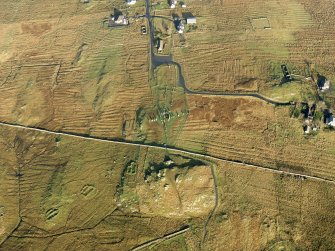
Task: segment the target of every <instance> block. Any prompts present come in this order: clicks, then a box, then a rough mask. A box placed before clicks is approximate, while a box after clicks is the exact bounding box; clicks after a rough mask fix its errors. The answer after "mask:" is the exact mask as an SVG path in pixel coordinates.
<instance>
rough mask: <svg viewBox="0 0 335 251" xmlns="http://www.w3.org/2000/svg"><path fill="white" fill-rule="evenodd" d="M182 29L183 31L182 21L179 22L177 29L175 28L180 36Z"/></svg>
mask: <svg viewBox="0 0 335 251" xmlns="http://www.w3.org/2000/svg"><path fill="white" fill-rule="evenodd" d="M184 29H185V25H184V23H183V21H180V22H179V24H178V27H177V30H178V33H180V34H181V33H183V32H184Z"/></svg>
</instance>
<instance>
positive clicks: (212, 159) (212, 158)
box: [0, 122, 335, 184]
mask: <svg viewBox="0 0 335 251" xmlns="http://www.w3.org/2000/svg"><path fill="white" fill-rule="evenodd" d="M0 126H5V127H9V128H16V129H23V130H30V131H36V132H41V133H50V134H53V135H59V136H70V137H73V138H79V139H86V140H92V141H99V142H113V143H115V144H119V145H128V146H142V147H148V148H154V149H161V150H167V151H171V152H174V153H178V154H186V155H189V156H191V157H194V158H200V159H204V160H207V161H209V162H215V161H223V162H226V163H231V164H236V165H239V166H242V167H249V168H254V169H259V170H263V171H267V172H271V173H275V174H286V175H299V176H301V177H305V178H307V179H312V180H315V181H322V182H328V183H332V184H335V181H334V180H331V179H328V178H322V177H318V176H313V175H305V174H301V173H295V172H289V171H281V170H276V169H272V168H269V167H266V166H260V165H255V164H252V163H243V162H240V161H236V160H229V159H225V158H222V157H215V156H211V155H207V154H202V153H197V152H192V151H186V150H182V149H178V148H174V147H171V146H163V145H157V144H146V143H137V142H126V141H121V140H116V139H110V138H104V137H98V136H90V135H85V134H79V133H71V132H63V131H51V130H48V129H44V128H38V127H31V126H24V125H19V124H13V123H8V122H0Z"/></svg>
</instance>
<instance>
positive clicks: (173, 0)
mask: <svg viewBox="0 0 335 251" xmlns="http://www.w3.org/2000/svg"><path fill="white" fill-rule="evenodd" d="M176 6H177V0H170V8H171V9H174V8H176Z"/></svg>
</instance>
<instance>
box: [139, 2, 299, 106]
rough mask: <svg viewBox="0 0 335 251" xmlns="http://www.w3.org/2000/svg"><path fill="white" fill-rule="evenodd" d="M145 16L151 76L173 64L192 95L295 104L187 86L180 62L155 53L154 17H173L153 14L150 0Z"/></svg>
mask: <svg viewBox="0 0 335 251" xmlns="http://www.w3.org/2000/svg"><path fill="white" fill-rule="evenodd" d="M145 17H146V18H147V19H148V24H149V35H150V42H149V43H150V45H149V46H150V72H151V76H153V71H154V69H155V68H157V67H159V66H161V65H166V64H171V65H175V66H176V67H177V68H178V75H179V82H178V84H179V86H181V87H182V88H183V89H184V92H185V93H186V94H190V95H203V96H222V97H227V96H230V97H252V98H258V99H261V100H263V101H265V102H268V103H270V104H273V105H276V106H289V105H294V103H291V102H279V101H275V100H272V99H270V98H267V97H265V96H263V95H261V94H258V93H241V92H239V93H235V92H209V91H195V90H191V89H190V88H188V87H187V85H186V83H185V79H184V76H183V73H182V67H181V65H180V64H179V63H177V62H174V61H173V58H172V56H171V55H157V54H155V53H154V41H155V33H154V25H153V23H152V19H153V18H163V19H167V20H169V21H172V22H173V20H172V19H170V18H167V17H163V16H152V15H151V13H150V0H146V14H145Z"/></svg>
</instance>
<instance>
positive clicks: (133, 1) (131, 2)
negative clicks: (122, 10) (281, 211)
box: [127, 0, 136, 5]
mask: <svg viewBox="0 0 335 251" xmlns="http://www.w3.org/2000/svg"><path fill="white" fill-rule="evenodd" d="M135 3H136V0H127V4H129V5H134V4H135Z"/></svg>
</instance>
